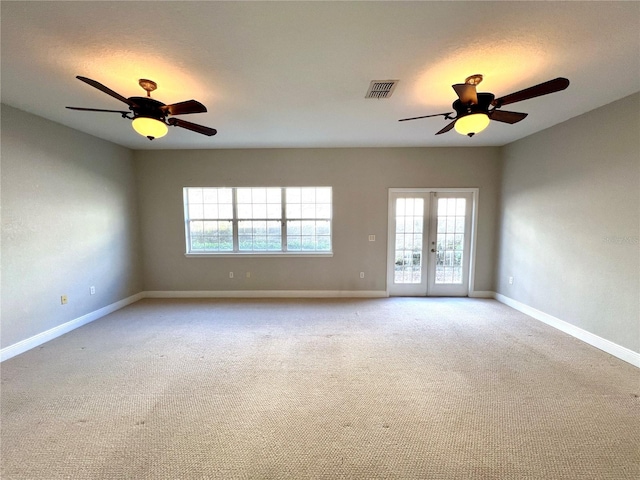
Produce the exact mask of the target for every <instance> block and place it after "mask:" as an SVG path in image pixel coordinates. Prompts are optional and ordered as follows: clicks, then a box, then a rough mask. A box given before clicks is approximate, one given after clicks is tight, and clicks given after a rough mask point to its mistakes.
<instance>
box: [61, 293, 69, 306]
mask: <svg viewBox="0 0 640 480" xmlns="http://www.w3.org/2000/svg"><path fill="white" fill-rule="evenodd" d="M67 302H68V299H67V296H66V295H61V296H60V305H66V304H67Z"/></svg>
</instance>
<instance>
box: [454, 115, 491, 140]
mask: <svg viewBox="0 0 640 480" xmlns="http://www.w3.org/2000/svg"><path fill="white" fill-rule="evenodd" d="M489 122H490V120H489V117H488V116H487V114H486V113H472V114H471V115H465V116H464V117H460V118H459V119H458V120H457V121H456V124H455V127H454V128H455V129H456V132H458V133H459V134H460V135H469V136H472V135H475V134H476V133H480V132H481V131H483V130H484V129H485V128H487V127H488V126H489Z"/></svg>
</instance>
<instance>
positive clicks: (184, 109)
mask: <svg viewBox="0 0 640 480" xmlns="http://www.w3.org/2000/svg"><path fill="white" fill-rule="evenodd" d="M160 110H162V111H163V112H165V113H168V114H169V115H186V114H187V113H203V112H206V111H207V107H205V106H204V105H203V104H201V103H200V102H197V101H196V100H186V101H184V102H180V103H174V104H172V105H165V106H164V107H160Z"/></svg>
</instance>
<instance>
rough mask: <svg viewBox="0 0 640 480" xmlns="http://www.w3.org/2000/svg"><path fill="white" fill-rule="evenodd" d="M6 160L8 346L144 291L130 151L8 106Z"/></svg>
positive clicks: (5, 327)
mask: <svg viewBox="0 0 640 480" xmlns="http://www.w3.org/2000/svg"><path fill="white" fill-rule="evenodd" d="M1 153H2V163H1V173H2V185H1V199H2V200H1V202H2V257H1V262H2V265H1V271H2V293H1V308H2V310H1V312H2V316H1V318H2V320H1V329H2V348H4V347H6V346H8V345H13V344H15V343H17V342H19V341H21V340H25V339H27V338H30V337H32V336H34V335H37V334H39V333H42V332H45V331H47V330H49V329H52V328H54V327H57V326H59V325H62V324H64V323H66V322H68V321H70V320H74V319H76V318H78V317H81V316H83V315H86V314H88V313H90V312H93V311H95V310H98V309H100V308H102V307H105V306H107V305H110V304H112V303H114V302H117V301H119V300H122V299H124V298H126V297H128V296H130V295H133V294H135V293H138V292H140V291H141V290H142V281H141V268H140V255H139V253H140V252H139V251H140V244H139V235H138V217H137V207H136V197H135V184H134V174H133V164H132V152H131V151H130V150H127V149H125V148H122V147H118V146H116V145H114V144H112V143H109V142H106V141H104V140H100V139H97V138H95V137H92V136H89V135H86V134H84V133H80V132H78V131H76V130H72V129H70V128H67V127H63V126H62V125H59V124H57V123H53V122H50V121H48V120H45V119H43V118H40V117H36V116H34V115H30V114H28V113H25V112H23V111H20V110H16V109H15V108H12V107H9V106H6V105H2V152H1ZM91 285H93V286H95V287H96V294H95V295H90V294H89V287H90V286H91ZM61 295H67V296H68V300H69V303H68V304H67V305H64V306H63V305H61V304H60V296H61Z"/></svg>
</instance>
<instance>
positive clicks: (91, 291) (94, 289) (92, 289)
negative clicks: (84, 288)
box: [89, 285, 96, 295]
mask: <svg viewBox="0 0 640 480" xmlns="http://www.w3.org/2000/svg"><path fill="white" fill-rule="evenodd" d="M89 293H90V294H91V295H95V294H96V287H94V286H93V285H91V286H90V287H89Z"/></svg>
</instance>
